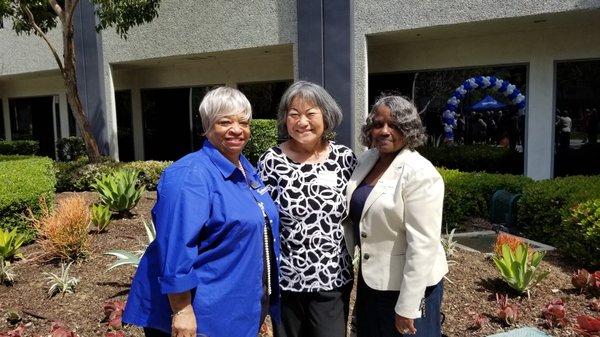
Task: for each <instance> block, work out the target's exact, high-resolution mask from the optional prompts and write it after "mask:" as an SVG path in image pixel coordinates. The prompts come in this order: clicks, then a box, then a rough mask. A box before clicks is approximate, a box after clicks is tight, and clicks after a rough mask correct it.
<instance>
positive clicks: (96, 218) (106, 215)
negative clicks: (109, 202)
mask: <svg viewBox="0 0 600 337" xmlns="http://www.w3.org/2000/svg"><path fill="white" fill-rule="evenodd" d="M90 215H91V220H92V224H94V227H96V229H97V230H98V232H104V231H106V229H107V228H108V225H109V224H110V217H111V215H112V214H111V212H110V209H109V208H108V206H106V205H103V204H94V205H92V206H91V207H90Z"/></svg>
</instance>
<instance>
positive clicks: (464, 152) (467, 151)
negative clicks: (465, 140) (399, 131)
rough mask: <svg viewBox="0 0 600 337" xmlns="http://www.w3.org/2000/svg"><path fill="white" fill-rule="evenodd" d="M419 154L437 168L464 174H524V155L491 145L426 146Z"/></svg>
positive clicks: (420, 149)
mask: <svg viewBox="0 0 600 337" xmlns="http://www.w3.org/2000/svg"><path fill="white" fill-rule="evenodd" d="M418 151H419V153H420V154H421V155H422V156H423V157H425V158H427V159H429V161H431V163H433V165H435V166H436V167H445V168H449V169H457V170H460V171H463V172H488V173H512V174H522V173H523V154H522V153H519V152H517V151H513V150H509V149H505V148H501V147H494V146H490V145H459V146H440V147H432V146H424V147H421V148H419V149H418Z"/></svg>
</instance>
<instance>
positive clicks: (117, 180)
mask: <svg viewBox="0 0 600 337" xmlns="http://www.w3.org/2000/svg"><path fill="white" fill-rule="evenodd" d="M138 174H139V172H138V171H137V170H129V169H122V170H119V171H116V172H113V173H112V174H109V175H105V176H103V177H102V178H101V179H96V182H95V183H94V184H93V187H94V188H95V189H96V191H98V193H100V199H101V200H102V203H104V204H105V205H107V206H108V207H109V208H110V210H111V211H113V212H116V213H119V215H120V216H127V215H130V211H131V209H132V208H134V207H135V205H137V203H138V201H139V200H140V197H141V196H142V193H143V192H144V190H145V187H144V186H143V185H141V186H140V187H137V186H136V185H137V178H138Z"/></svg>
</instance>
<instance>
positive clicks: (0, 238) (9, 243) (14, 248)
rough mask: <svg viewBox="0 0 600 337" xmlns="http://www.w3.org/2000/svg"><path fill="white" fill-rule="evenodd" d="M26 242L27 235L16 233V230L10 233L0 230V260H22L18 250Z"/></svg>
mask: <svg viewBox="0 0 600 337" xmlns="http://www.w3.org/2000/svg"><path fill="white" fill-rule="evenodd" d="M25 241H27V235H25V234H21V233H19V232H17V229H16V228H13V230H12V231H10V232H9V231H7V230H3V229H1V228H0V259H3V260H7V261H8V260H10V259H13V258H22V257H23V255H22V254H21V253H20V252H19V248H20V247H21V246H22V245H23V244H24V243H25Z"/></svg>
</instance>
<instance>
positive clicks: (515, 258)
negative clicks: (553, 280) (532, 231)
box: [492, 243, 550, 297]
mask: <svg viewBox="0 0 600 337" xmlns="http://www.w3.org/2000/svg"><path fill="white" fill-rule="evenodd" d="M544 255H545V253H544V252H539V251H536V252H533V253H530V251H529V246H528V245H527V244H524V243H521V244H519V245H518V246H517V248H516V249H515V250H514V251H512V250H511V249H510V246H509V245H508V244H504V245H502V256H492V259H493V260H494V263H495V264H496V268H497V269H498V271H499V272H500V275H501V276H502V279H503V280H504V281H505V282H506V283H507V284H508V285H509V286H510V287H511V288H513V289H515V290H517V291H518V292H520V293H523V292H527V296H528V297H529V296H530V294H529V290H530V289H531V287H533V286H535V285H536V284H537V283H539V282H540V281H541V280H543V279H544V278H545V277H546V276H548V274H549V273H550V272H549V271H543V272H539V270H538V266H539V264H540V262H542V259H543V258H544Z"/></svg>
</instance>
